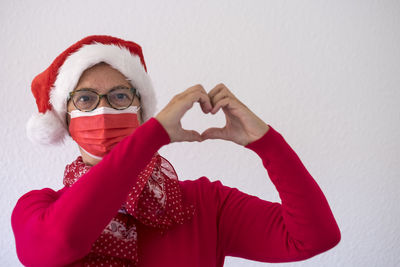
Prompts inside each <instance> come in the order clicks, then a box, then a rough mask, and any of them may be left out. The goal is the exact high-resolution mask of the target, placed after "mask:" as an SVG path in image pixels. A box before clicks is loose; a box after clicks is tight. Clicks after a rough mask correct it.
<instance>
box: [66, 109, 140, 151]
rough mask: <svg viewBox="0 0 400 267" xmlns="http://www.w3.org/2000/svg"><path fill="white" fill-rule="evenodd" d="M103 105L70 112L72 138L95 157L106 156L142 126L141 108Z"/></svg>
mask: <svg viewBox="0 0 400 267" xmlns="http://www.w3.org/2000/svg"><path fill="white" fill-rule="evenodd" d="M139 108H140V107H137V106H130V107H129V108H127V109H124V110H117V109H113V108H109V107H100V108H97V109H95V110H93V111H90V112H85V111H80V110H73V111H71V112H70V113H69V114H70V116H71V121H70V124H69V131H70V134H71V137H72V139H74V140H75V142H76V143H77V144H78V145H79V146H80V147H81V148H82V149H83V150H84V151H85V152H86V153H87V154H89V155H90V156H91V157H93V158H95V159H102V158H103V157H104V156H105V155H106V154H107V153H108V152H110V151H111V149H112V148H113V147H114V146H115V145H116V144H118V143H119V142H120V141H121V140H122V139H124V138H125V137H126V136H128V135H130V134H131V133H132V132H133V131H134V130H135V129H136V128H137V127H139V125H140V124H139V120H138V116H137V113H138V110H139Z"/></svg>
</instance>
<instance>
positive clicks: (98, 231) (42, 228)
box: [11, 36, 340, 267]
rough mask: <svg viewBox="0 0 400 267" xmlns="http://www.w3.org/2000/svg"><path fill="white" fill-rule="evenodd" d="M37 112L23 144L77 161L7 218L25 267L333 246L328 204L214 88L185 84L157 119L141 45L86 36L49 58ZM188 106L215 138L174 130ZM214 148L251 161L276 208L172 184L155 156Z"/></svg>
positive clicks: (268, 255) (276, 256) (293, 162)
mask: <svg viewBox="0 0 400 267" xmlns="http://www.w3.org/2000/svg"><path fill="white" fill-rule="evenodd" d="M32 92H33V94H34V96H35V98H36V103H37V105H38V109H39V113H38V114H35V115H33V116H32V118H31V119H30V120H29V122H28V126H27V130H28V136H29V138H30V139H31V140H33V141H36V142H39V143H47V144H56V143H59V142H62V141H63V140H64V137H65V136H68V135H70V136H71V137H72V139H73V140H74V141H75V142H76V143H77V145H78V147H79V150H80V153H81V155H80V156H79V157H78V158H77V159H76V160H75V161H73V162H72V163H71V164H68V165H67V166H66V168H65V172H64V179H63V182H64V185H65V186H64V187H63V188H62V189H60V190H58V191H54V190H53V189H50V188H43V189H41V190H32V191H30V192H28V193H26V194H24V195H23V196H22V197H21V198H20V199H19V200H18V202H17V204H16V206H15V208H14V210H13V213H12V218H11V223H12V228H13V231H14V235H15V242H16V250H17V254H18V258H19V260H20V261H21V263H22V264H24V265H26V266H202V267H205V266H223V264H224V259H225V256H234V257H242V258H246V259H250V260H255V261H261V262H288V261H299V260H304V259H307V258H310V257H312V256H315V255H317V254H319V253H322V252H324V251H326V250H328V249H330V248H332V247H334V246H335V245H336V244H337V243H338V242H339V240H340V231H339V228H338V226H337V223H336V221H335V219H334V216H333V214H332V212H331V210H330V207H329V205H328V202H327V200H326V198H325V196H324V194H323V193H322V191H321V190H320V188H319V186H318V185H317V183H316V182H315V180H314V179H313V178H312V176H311V175H310V174H309V173H308V171H307V170H306V168H305V167H304V166H303V164H302V162H301V161H300V159H299V157H298V156H297V155H296V153H295V152H294V151H293V150H292V148H291V147H290V146H289V145H288V144H287V143H286V141H285V140H284V138H283V137H282V135H280V134H279V133H278V132H277V131H276V130H275V129H274V128H272V127H271V125H268V124H266V123H265V122H263V121H262V120H261V119H260V118H259V117H257V116H256V115H255V114H254V113H253V112H251V111H250V109H249V108H248V107H246V106H245V105H244V104H243V103H241V102H240V101H239V100H238V99H237V98H236V97H235V96H234V95H233V94H232V92H230V91H229V89H228V88H227V87H226V86H225V85H224V84H219V85H217V86H216V87H215V88H213V89H212V90H211V91H209V92H208V93H207V92H206V91H205V90H204V88H203V87H202V86H201V85H195V86H193V87H190V88H188V89H187V90H185V91H184V92H182V93H180V94H178V95H176V96H174V97H173V98H172V100H171V101H170V102H169V103H168V105H167V106H165V107H164V108H163V109H162V110H161V111H160V112H159V113H158V114H157V115H156V116H154V111H155V107H156V100H155V93H154V89H153V86H152V83H151V80H150V78H149V76H148V75H147V69H146V65H145V62H144V58H143V54H142V50H141V47H140V46H139V45H138V44H136V43H134V42H130V41H124V40H121V39H119V38H115V37H111V36H88V37H86V38H84V39H82V40H80V41H78V42H77V43H75V44H74V45H72V46H71V47H69V48H68V49H67V50H65V51H64V52H63V53H62V54H60V55H59V56H58V57H57V58H56V59H55V60H54V61H53V63H52V64H51V65H50V66H49V67H48V68H47V69H46V70H45V71H44V72H42V73H41V74H39V75H38V76H37V77H35V79H34V80H33V82H32ZM195 102H199V103H200V105H201V108H202V111H203V112H204V113H211V114H215V113H217V112H218V111H219V110H220V109H222V110H223V112H224V113H225V116H226V126H225V127H224V128H221V129H219V128H210V129H207V130H206V131H205V132H203V133H202V134H200V133H198V132H196V131H191V130H185V129H182V127H181V123H180V120H181V118H182V116H183V115H184V114H185V112H186V111H188V110H189V109H190V108H191V107H192V106H193V104H194V103H195ZM206 139H224V140H229V141H232V142H235V143H236V144H238V145H240V146H243V147H244V148H247V149H251V150H252V151H254V152H255V153H257V155H258V156H259V157H260V159H261V160H262V162H263V165H264V167H265V168H266V170H267V171H268V174H269V176H270V178H271V180H272V182H273V183H274V185H275V187H276V189H277V190H278V192H279V196H280V198H281V200H282V204H280V203H274V202H268V201H265V200H262V199H259V198H258V197H255V196H251V195H248V194H245V193H243V192H241V191H239V190H238V189H236V188H230V187H227V186H224V185H223V184H222V183H221V182H220V181H215V182H211V181H210V180H209V179H208V178H207V177H201V178H199V179H197V180H186V181H179V180H178V177H177V174H176V172H175V170H174V168H173V167H172V165H171V164H170V163H169V162H168V161H167V160H166V159H165V158H163V157H162V156H161V155H160V154H159V153H158V152H157V151H158V150H159V149H160V148H161V147H162V146H165V145H167V144H170V143H173V142H183V141H198V142H201V141H204V140H206Z"/></svg>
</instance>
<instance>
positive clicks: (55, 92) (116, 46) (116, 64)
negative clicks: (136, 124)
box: [27, 35, 156, 144]
mask: <svg viewBox="0 0 400 267" xmlns="http://www.w3.org/2000/svg"><path fill="white" fill-rule="evenodd" d="M100 62H105V63H107V64H109V65H110V66H112V67H113V68H115V69H117V70H118V71H120V72H121V73H122V74H123V75H124V76H125V77H126V78H127V79H128V80H129V81H130V83H131V84H132V86H133V87H135V88H136V89H137V91H138V92H139V94H140V97H141V106H142V107H141V108H142V116H143V121H146V120H148V119H150V118H151V117H152V116H153V115H154V112H155V109H156V98H155V92H154V89H153V85H152V81H151V79H150V77H149V75H148V74H147V68H146V64H145V62H144V57H143V54H142V48H141V47H140V46H139V45H138V44H136V43H134V42H131V41H125V40H122V39H119V38H115V37H112V36H105V35H92V36H88V37H85V38H83V39H82V40H80V41H78V42H77V43H75V44H73V45H72V46H70V47H69V48H67V49H66V50H65V51H64V52H62V53H61V54H60V55H59V56H58V57H57V58H56V59H55V60H54V61H53V63H51V65H50V66H49V67H48V68H47V69H46V70H45V71H43V72H42V73H40V74H39V75H37V76H36V77H35V78H34V79H33V81H32V85H31V88H32V93H33V95H34V97H35V99H36V104H37V106H38V111H39V112H38V113H36V114H34V115H32V117H31V118H30V119H29V121H28V124H27V134H28V138H29V139H30V140H32V141H33V142H36V143H41V144H57V143H62V142H63V141H64V138H65V137H66V136H68V131H67V125H66V112H67V98H68V95H69V93H70V92H72V91H73V90H74V89H75V87H76V85H77V84H78V81H79V78H80V77H81V75H82V73H83V72H84V71H85V70H86V69H88V68H90V67H92V66H94V65H96V64H98V63H100Z"/></svg>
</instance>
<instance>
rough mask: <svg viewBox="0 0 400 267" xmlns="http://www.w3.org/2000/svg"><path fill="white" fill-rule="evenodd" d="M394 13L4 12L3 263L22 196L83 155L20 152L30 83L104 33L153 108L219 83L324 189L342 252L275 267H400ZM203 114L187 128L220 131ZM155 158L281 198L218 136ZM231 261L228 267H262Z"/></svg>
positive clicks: (252, 8) (356, 4)
mask: <svg viewBox="0 0 400 267" xmlns="http://www.w3.org/2000/svg"><path fill="white" fill-rule="evenodd" d="M399 18H400V4H399V2H398V1H394V0H393V1H372V0H366V1H317V0H315V1H232V0H229V1H196V2H195V1H191V2H189V1H161V0H160V1H140V2H139V1H4V0H2V1H1V2H0V36H1V42H0V49H1V54H0V81H1V83H0V86H1V97H0V99H1V105H0V106H1V112H0V119H1V127H0V140H1V150H0V160H1V161H0V178H1V179H0V188H1V189H0V190H1V192H0V200H1V201H0V205H1V206H0V209H1V210H2V215H1V220H0V228H1V239H0V266H20V263H19V261H18V259H17V256H16V252H15V243H14V236H13V233H12V230H11V224H10V217H11V212H12V209H13V207H14V205H15V203H16V201H17V200H18V198H19V197H20V196H21V195H22V194H24V193H26V192H28V191H30V190H32V189H41V188H43V187H50V188H53V189H55V190H58V189H60V188H61V187H62V176H63V171H64V167H65V165H66V164H67V163H70V162H71V161H72V160H74V159H75V158H76V156H77V155H78V150H77V147H76V145H75V144H74V143H73V142H72V141H67V142H66V144H65V145H63V146H59V147H42V146H39V145H34V144H32V143H30V142H29V140H28V139H27V137H26V133H25V124H26V122H27V120H28V118H29V116H30V115H31V114H33V113H34V112H37V108H36V105H35V102H34V98H33V96H32V94H31V92H30V83H31V81H32V79H33V78H34V76H35V75H37V74H38V73H40V72H41V71H43V70H44V69H45V68H47V67H48V66H49V64H50V63H51V62H52V60H53V59H54V58H55V57H56V56H57V55H58V54H59V53H61V52H62V51H63V50H64V49H66V48H67V47H68V46H69V45H71V44H72V43H74V42H76V41H78V40H79V39H81V38H83V37H85V36H87V35H91V34H109V35H113V36H117V37H121V38H126V39H129V40H132V41H135V42H137V43H139V44H140V45H141V46H142V48H143V53H144V57H145V60H146V63H147V66H148V72H149V74H150V77H151V78H152V80H153V83H154V86H155V89H156V91H157V99H158V111H160V110H161V109H162V107H164V106H165V105H166V104H167V103H168V101H169V100H170V99H171V98H172V97H173V95H175V94H177V93H180V92H182V91H184V90H185V89H186V88H188V87H190V86H192V85H195V84H198V83H200V84H202V85H203V86H204V87H205V89H206V90H207V91H209V90H211V89H212V88H213V87H214V86H215V85H216V84H218V83H220V82H223V83H225V85H227V86H228V88H230V90H231V91H232V92H233V93H234V94H235V95H236V96H237V97H238V98H239V99H240V100H241V101H242V102H243V103H245V104H246V105H247V106H248V107H249V108H250V109H251V110H252V111H253V112H254V113H256V114H257V115H258V116H259V117H260V118H262V119H263V120H264V121H265V122H267V123H269V124H270V125H272V126H273V127H274V128H275V129H276V130H277V131H278V132H280V133H281V134H282V135H283V136H284V138H285V140H286V141H287V142H288V143H289V144H290V146H291V147H292V148H293V149H294V150H295V151H296V153H297V154H298V155H299V157H300V158H301V160H302V162H303V164H304V165H305V166H306V168H307V169H308V171H309V172H310V173H311V175H312V176H313V177H314V179H315V180H316V181H317V183H318V184H319V185H320V187H321V189H322V190H323V192H324V193H325V196H326V198H327V199H328V202H329V203H330V205H331V209H332V211H333V214H334V215H335V217H336V219H337V222H338V224H339V227H340V229H341V232H342V240H341V242H340V243H339V244H338V245H337V246H336V247H335V248H333V249H331V250H329V251H328V252H326V253H324V254H321V255H317V256H315V257H313V258H311V259H309V260H306V261H302V262H297V263H285V264H283V266H396V265H397V266H398V264H399V255H400V240H399V232H400V224H399V219H400V218H399V217H400V205H399V201H400V198H399V196H398V193H399V188H400V179H399V178H400V175H399V174H400V153H399V150H400V142H399V141H398V138H399V136H400V125H399V122H400V108H399V103H400V91H399V84H400V49H399V47H400V21H399ZM224 123H225V117H224V115H223V113H222V111H221V112H220V113H218V114H217V115H214V116H211V115H203V114H202V112H201V109H200V107H199V105H198V104H196V105H194V107H193V109H192V110H190V111H189V112H188V113H187V114H186V115H185V117H184V118H183V121H182V124H183V126H184V127H186V128H192V129H195V130H198V131H203V130H205V129H206V128H208V127H210V126H223V125H224ZM160 153H161V154H162V155H163V156H165V157H166V158H167V159H169V160H170V162H171V163H172V164H173V165H174V166H175V168H176V170H177V172H178V175H179V178H180V179H181V180H185V179H197V178H199V177H201V176H203V175H204V176H207V177H209V178H210V179H211V180H221V181H222V182H223V184H225V185H227V186H231V187H237V188H239V189H240V190H241V191H243V192H246V193H249V194H253V195H256V196H258V197H260V198H262V199H265V200H270V201H279V196H278V194H277V192H276V190H275V188H274V186H273V184H272V183H271V181H270V180H269V177H268V175H267V172H266V170H265V169H264V168H263V166H262V163H261V160H260V159H259V158H258V157H257V155H256V154H255V153H253V152H252V151H249V150H246V149H244V148H243V147H240V146H238V145H235V144H234V143H230V142H227V141H223V140H211V141H206V142H204V143H188V142H186V143H179V144H175V143H174V144H171V145H168V146H165V147H163V148H162V149H161V150H160ZM270 265H274V264H270V263H260V262H256V261H250V260H245V259H239V258H231V257H227V258H226V261H225V266H248V267H249V266H270Z"/></svg>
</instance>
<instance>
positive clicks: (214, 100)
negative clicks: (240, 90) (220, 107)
mask: <svg viewBox="0 0 400 267" xmlns="http://www.w3.org/2000/svg"><path fill="white" fill-rule="evenodd" d="M227 97H230V95H229V94H228V93H227V92H226V91H225V90H220V91H219V92H218V93H217V94H216V95H214V96H213V97H212V98H211V99H210V101H211V104H212V106H213V107H215V104H216V103H218V101H220V100H221V99H223V98H227Z"/></svg>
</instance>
